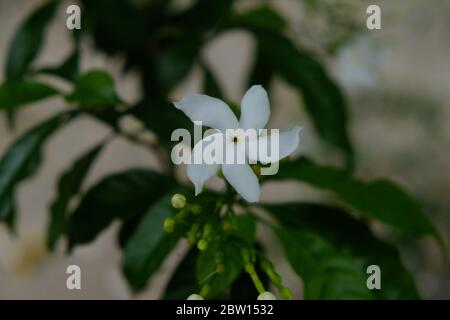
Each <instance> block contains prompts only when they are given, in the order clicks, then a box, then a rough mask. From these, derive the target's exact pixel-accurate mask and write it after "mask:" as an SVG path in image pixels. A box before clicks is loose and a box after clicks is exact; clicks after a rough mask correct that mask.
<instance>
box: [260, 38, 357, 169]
mask: <svg viewBox="0 0 450 320" xmlns="http://www.w3.org/2000/svg"><path fill="white" fill-rule="evenodd" d="M257 37H258V45H259V48H260V50H261V54H264V55H265V56H266V59H268V60H269V61H271V63H272V65H273V67H274V69H275V71H276V73H278V74H280V75H281V76H282V77H283V78H284V79H285V80H286V81H287V82H288V83H289V84H290V85H292V86H293V87H295V88H296V89H298V91H299V92H300V93H301V95H302V97H303V101H304V104H305V108H306V110H307V111H308V113H309V114H310V116H311V118H312V120H313V122H314V125H315V128H316V130H317V133H318V134H319V135H320V137H321V138H322V139H323V140H324V141H325V142H327V143H328V144H330V145H332V146H335V147H337V148H339V149H341V150H342V151H343V152H344V153H345V154H346V157H347V164H348V166H349V167H352V166H353V149H352V146H351V144H350V139H349V136H348V128H347V127H348V117H347V108H346V103H345V100H344V98H343V95H342V92H341V91H340V89H339V87H338V86H337V85H336V83H335V82H334V81H333V80H332V79H331V78H330V76H329V75H328V74H327V72H326V71H325V69H324V68H323V67H322V65H321V64H320V63H319V62H317V61H316V60H315V59H314V58H313V57H312V56H311V55H310V54H308V53H307V52H305V51H302V50H299V49H298V48H297V47H296V46H295V45H294V44H293V43H292V42H291V41H290V40H289V39H287V38H285V37H283V36H282V35H280V34H275V33H268V32H266V33H264V32H261V33H258V34H257Z"/></svg>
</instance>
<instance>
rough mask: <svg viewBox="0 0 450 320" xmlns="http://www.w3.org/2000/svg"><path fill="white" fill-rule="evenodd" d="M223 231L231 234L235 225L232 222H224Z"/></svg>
mask: <svg viewBox="0 0 450 320" xmlns="http://www.w3.org/2000/svg"><path fill="white" fill-rule="evenodd" d="M222 229H223V231H225V232H230V231H231V230H233V224H232V223H231V222H230V221H224V222H223V224H222Z"/></svg>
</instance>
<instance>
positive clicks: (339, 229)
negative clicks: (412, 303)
mask: <svg viewBox="0 0 450 320" xmlns="http://www.w3.org/2000/svg"><path fill="white" fill-rule="evenodd" d="M265 208H266V209H267V210H268V211H269V212H270V213H271V214H272V215H273V216H274V217H275V218H276V219H277V220H278V221H280V222H281V225H282V227H280V228H278V229H277V234H278V236H279V237H280V239H281V241H282V243H283V246H284V247H285V250H286V254H287V256H288V259H289V261H290V263H291V265H292V267H293V268H294V270H295V271H296V272H297V273H298V274H299V276H301V277H302V279H303V281H304V283H305V297H307V298H310V299H345V298H377V299H418V298H419V295H418V292H417V289H416V287H415V284H414V279H413V277H412V276H411V274H410V273H409V272H408V271H407V270H406V268H405V267H404V266H403V264H402V262H401V259H400V256H399V252H398V250H397V249H396V248H395V247H394V246H393V245H391V244H389V243H387V242H384V241H381V240H379V239H377V238H376V237H375V236H374V235H373V234H372V232H371V231H370V229H369V228H368V227H367V225H366V224H365V223H363V222H361V221H358V220H357V219H355V218H353V217H352V216H351V215H350V214H348V213H346V212H345V211H343V210H341V209H337V208H332V207H328V206H324V205H320V204H311V203H292V204H284V205H266V206H265ZM370 265H378V266H379V267H380V269H381V289H380V290H368V289H367V287H366V280H367V278H368V277H369V275H368V274H367V273H366V270H367V267H368V266H370Z"/></svg>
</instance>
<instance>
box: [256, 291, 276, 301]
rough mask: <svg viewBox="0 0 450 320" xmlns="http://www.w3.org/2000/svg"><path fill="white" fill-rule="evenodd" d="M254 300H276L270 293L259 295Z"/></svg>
mask: <svg viewBox="0 0 450 320" xmlns="http://www.w3.org/2000/svg"><path fill="white" fill-rule="evenodd" d="M256 300H277V298H276V297H275V295H274V294H273V293H272V292H269V291H265V292H263V293H261V294H260V295H259V296H258V298H257V299H256Z"/></svg>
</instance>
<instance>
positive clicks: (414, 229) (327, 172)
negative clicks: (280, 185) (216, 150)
mask: <svg viewBox="0 0 450 320" xmlns="http://www.w3.org/2000/svg"><path fill="white" fill-rule="evenodd" d="M269 179H275V180H285V179H286V180H292V179H295V180H300V181H303V182H305V183H308V184H310V185H312V186H314V187H317V188H320V189H325V190H329V191H332V192H334V193H335V194H336V195H337V196H338V197H340V198H341V199H342V200H343V201H345V202H346V203H347V204H348V205H349V206H350V207H352V208H353V209H355V210H357V211H358V212H359V213H361V214H364V215H368V216H370V217H373V218H376V219H378V220H380V221H381V222H384V223H385V224H387V225H389V226H392V227H394V228H395V229H397V230H398V231H401V232H403V233H405V234H407V235H410V236H415V237H420V236H424V235H434V236H436V237H437V238H439V235H438V233H437V231H436V229H435V228H434V226H433V224H432V223H431V222H430V221H429V220H428V218H427V217H426V216H425V215H424V213H423V212H422V210H421V208H420V206H419V204H418V203H417V202H416V201H415V200H414V199H413V198H411V197H410V196H409V195H408V194H407V193H406V192H405V191H403V190H402V189H401V188H400V187H398V186H397V185H395V184H394V183H392V182H389V181H387V180H376V181H371V182H364V181H360V180H358V179H356V178H353V177H352V176H351V175H349V173H348V172H346V171H345V170H342V169H338V168H333V167H324V166H319V165H316V164H314V163H313V162H312V161H310V160H308V159H305V158H300V159H298V160H295V161H291V162H285V163H281V165H280V170H279V172H278V174H276V175H273V176H270V178H269Z"/></svg>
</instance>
